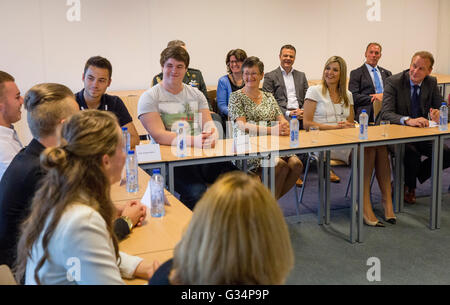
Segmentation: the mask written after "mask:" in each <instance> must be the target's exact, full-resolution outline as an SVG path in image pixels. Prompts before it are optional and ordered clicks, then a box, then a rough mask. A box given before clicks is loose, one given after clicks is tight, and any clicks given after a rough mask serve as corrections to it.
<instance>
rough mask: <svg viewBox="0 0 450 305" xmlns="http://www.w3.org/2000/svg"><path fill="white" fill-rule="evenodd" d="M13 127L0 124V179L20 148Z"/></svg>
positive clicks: (20, 144)
mask: <svg viewBox="0 0 450 305" xmlns="http://www.w3.org/2000/svg"><path fill="white" fill-rule="evenodd" d="M22 147H23V146H22V143H20V140H19V137H18V136H17V132H16V131H15V130H14V127H12V126H11V128H9V127H5V126H0V180H1V179H2V176H3V173H4V172H5V171H6V169H7V168H8V166H9V163H11V161H12V159H14V157H15V156H16V154H17V153H18V152H19V151H20V150H21V149H22Z"/></svg>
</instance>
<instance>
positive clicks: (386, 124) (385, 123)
mask: <svg viewBox="0 0 450 305" xmlns="http://www.w3.org/2000/svg"><path fill="white" fill-rule="evenodd" d="M390 124H391V122H389V121H381V122H380V125H381V126H382V128H383V130H382V132H381V135H382V136H383V137H387V136H389V134H388V130H389V125H390Z"/></svg>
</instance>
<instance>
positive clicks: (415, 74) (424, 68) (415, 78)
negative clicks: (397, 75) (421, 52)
mask: <svg viewBox="0 0 450 305" xmlns="http://www.w3.org/2000/svg"><path fill="white" fill-rule="evenodd" d="M432 70H433V69H432V68H431V62H430V60H429V59H428V58H422V57H420V56H415V57H414V58H413V59H412V61H411V66H410V67H409V77H410V79H411V81H412V82H413V83H414V84H415V85H418V84H420V83H421V82H422V81H423V80H424V79H425V77H427V76H428V75H430V73H431V71H432Z"/></svg>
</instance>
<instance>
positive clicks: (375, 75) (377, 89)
mask: <svg viewBox="0 0 450 305" xmlns="http://www.w3.org/2000/svg"><path fill="white" fill-rule="evenodd" d="M372 72H373V80H374V82H375V93H383V87H381V82H380V78H379V77H378V73H377V69H375V68H372Z"/></svg>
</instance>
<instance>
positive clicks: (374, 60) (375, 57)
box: [365, 44, 381, 67]
mask: <svg viewBox="0 0 450 305" xmlns="http://www.w3.org/2000/svg"><path fill="white" fill-rule="evenodd" d="M365 56H366V63H367V64H368V65H370V66H372V67H375V66H376V65H377V64H378V61H379V60H380V58H381V49H380V47H379V46H377V45H376V44H371V45H370V46H369V47H368V48H367V51H366V54H365Z"/></svg>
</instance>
